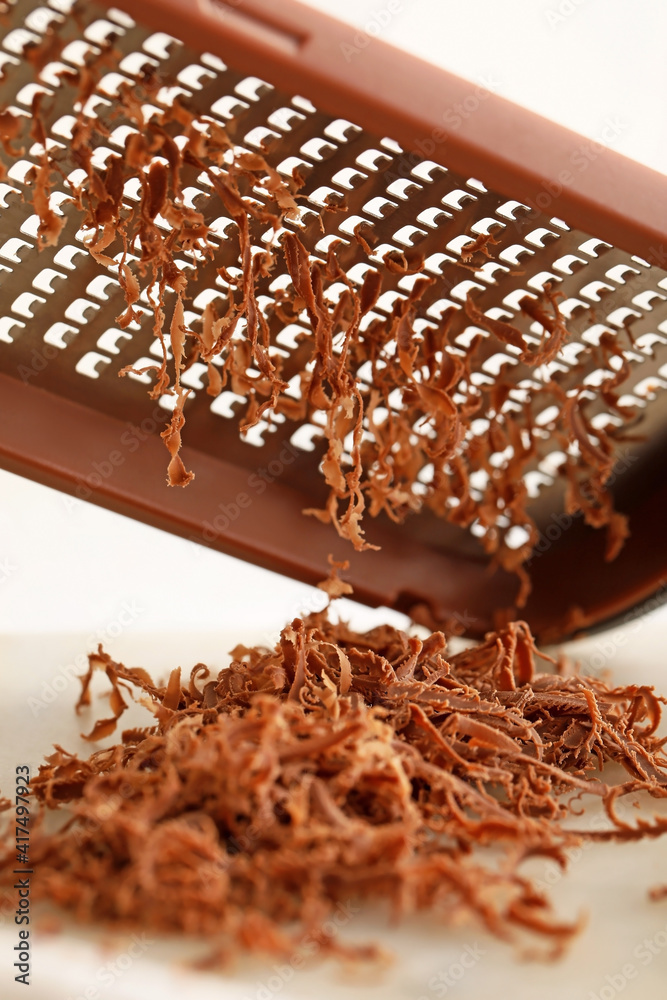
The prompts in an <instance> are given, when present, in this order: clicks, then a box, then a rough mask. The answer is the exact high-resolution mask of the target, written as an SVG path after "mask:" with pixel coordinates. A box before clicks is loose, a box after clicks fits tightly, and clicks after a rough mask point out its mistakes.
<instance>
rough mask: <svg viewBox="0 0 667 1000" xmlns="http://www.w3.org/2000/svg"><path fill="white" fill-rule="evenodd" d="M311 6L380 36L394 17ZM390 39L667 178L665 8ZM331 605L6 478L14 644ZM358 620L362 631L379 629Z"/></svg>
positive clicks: (657, 1) (464, 18) (414, 29)
mask: <svg viewBox="0 0 667 1000" xmlns="http://www.w3.org/2000/svg"><path fill="white" fill-rule="evenodd" d="M311 4H312V6H315V7H318V8H320V9H322V10H324V11H327V12H329V13H332V14H335V15H336V16H338V17H340V18H342V19H346V20H349V21H350V22H351V23H353V24H355V25H357V26H359V27H360V28H362V29H363V28H364V27H367V28H368V30H369V31H370V32H375V30H376V28H375V25H377V23H378V21H379V20H384V18H383V17H381V16H379V12H381V11H383V10H386V9H387V6H388V2H387V0H337V2H336V3H335V4H334V3H331V2H328V0H311ZM568 11H570V13H568ZM381 35H382V37H383V38H384V39H385V40H387V41H390V42H393V43H394V44H396V45H399V46H404V47H405V48H408V49H410V50H412V51H413V52H415V53H417V54H418V55H420V56H423V57H424V58H427V59H429V60H431V61H433V62H436V63H439V64H440V65H442V66H444V67H445V68H447V69H449V70H452V71H454V72H456V73H459V74H460V75H462V76H466V77H468V78H469V79H471V80H475V81H479V80H484V79H488V78H489V77H491V78H492V79H493V80H494V81H495V83H496V85H497V92H498V93H499V94H501V95H502V96H503V97H507V98H509V99H512V100H514V101H517V102H519V103H522V104H524V105H526V106H529V107H530V108H532V109H533V110H535V111H538V112H540V113H542V114H544V115H546V116H547V117H550V118H552V119H554V120H556V121H558V122H560V123H562V124H564V125H566V126H569V127H571V128H573V129H575V130H577V131H579V132H581V133H583V134H584V135H586V136H588V137H590V138H592V139H595V138H598V137H599V135H600V130H601V129H602V128H603V127H604V124H605V121H606V120H607V119H609V118H615V119H618V120H620V121H621V122H623V124H624V127H623V131H622V132H621V134H620V136H619V137H618V139H617V141H616V143H615V148H616V149H617V150H618V151H620V152H623V153H625V154H626V155H629V156H632V157H634V158H636V159H638V160H641V161H642V162H644V163H646V164H648V165H650V166H652V167H653V168H655V169H658V170H661V171H663V172H664V171H665V170H666V169H667V127H666V122H667V113H666V111H667V103H666V102H667V96H666V95H667V60H666V59H665V57H664V53H665V48H664V46H665V39H666V38H667V4H665V3H664V0H635V2H630V0H579V2H578V3H577V2H576V0H561V2H557V0H548V2H544V0H540V2H534V0H530V2H529V0H524V2H521V0H472V2H471V0H465V2H460V0H459V2H456V3H454V2H450V0H403V2H402V5H401V9H400V10H399V11H398V12H397V13H394V14H393V15H391V17H390V19H389V23H388V24H387V25H386V27H385V28H384V29H383V30H382V32H381ZM358 58H363V52H361V53H360V55H359V57H358ZM190 488H195V489H196V484H194V485H193V487H190ZM176 595H178V596H176ZM322 600H323V596H322V595H321V594H320V593H319V592H314V591H313V590H312V589H311V588H308V587H305V586H303V585H302V584H299V583H295V582H294V581H290V580H285V579H282V578H280V577H277V576H275V575H273V574H270V573H266V572H264V571H261V570H258V569H256V568H255V567H252V566H248V565H245V564H244V563H242V562H238V561H236V560H233V559H230V558H227V557H225V556H223V555H221V554H218V553H214V552H212V551H209V550H206V549H203V548H198V547H197V546H195V545H193V544H192V543H188V542H184V541H182V540H180V539H178V538H174V537H171V536H169V535H166V534H164V533H162V532H159V531H157V530H154V529H151V528H148V527H145V526H144V525H141V524H138V523H135V522H133V521H131V520H128V519H125V518H123V517H120V516H118V515H114V514H111V513H109V512H107V511H104V510H102V509H100V508H97V507H94V506H92V505H89V504H85V503H81V502H77V503H76V504H73V503H72V501H70V500H69V498H66V497H64V496H61V495H60V494H58V493H56V492H53V491H51V490H48V489H46V488H44V487H41V486H38V485H36V484H34V483H30V482H27V481H24V480H21V479H19V478H17V477H16V476H12V475H9V474H7V473H2V472H0V632H4V633H22V632H26V631H29V632H35V631H41V632H50V631H54V630H56V631H66V632H73V631H74V632H83V633H85V634H86V635H87V636H88V635H99V634H105V633H106V632H107V631H108V630H109V629H111V630H112V631H113V630H114V628H115V627H116V624H115V623H117V622H118V620H119V615H120V614H121V613H122V609H123V606H124V605H128V604H129V606H130V607H132V608H133V609H134V614H135V617H134V619H133V620H132V621H131V623H130V625H129V627H128V629H127V632H128V634H131V633H134V632H144V633H145V632H153V631H155V630H157V629H159V630H162V629H166V630H179V631H183V630H191V631H192V632H193V633H200V632H203V631H207V632H209V633H211V632H214V631H215V630H217V629H225V630H228V629H229V628H230V627H231V626H232V625H233V626H234V627H235V628H238V629H239V634H241V633H246V632H248V633H249V632H257V631H258V630H260V631H264V630H268V631H271V630H274V629H275V628H278V627H279V626H280V625H282V624H283V623H284V622H285V621H287V620H288V619H290V618H292V617H294V615H295V614H297V613H299V612H300V611H301V610H302V609H305V608H307V607H309V606H319V604H321V603H322ZM318 602H319V603H318ZM348 613H350V614H353V616H354V621H355V622H356V623H358V624H359V626H360V627H361V626H363V625H364V624H365V623H366V622H367V621H368V620H369V617H372V615H370V616H369V614H368V612H367V611H366V610H365V609H362V610H358V611H354V608H351V607H348ZM124 617H125V619H126V620H127V618H128V615H127V614H125V615H124ZM377 617H379V618H389V617H390V616H389V613H388V612H386V611H381V612H379V613H378V615H376V618H377ZM395 620H400V616H397V618H396V619H395ZM193 655H196V652H194V654H193Z"/></svg>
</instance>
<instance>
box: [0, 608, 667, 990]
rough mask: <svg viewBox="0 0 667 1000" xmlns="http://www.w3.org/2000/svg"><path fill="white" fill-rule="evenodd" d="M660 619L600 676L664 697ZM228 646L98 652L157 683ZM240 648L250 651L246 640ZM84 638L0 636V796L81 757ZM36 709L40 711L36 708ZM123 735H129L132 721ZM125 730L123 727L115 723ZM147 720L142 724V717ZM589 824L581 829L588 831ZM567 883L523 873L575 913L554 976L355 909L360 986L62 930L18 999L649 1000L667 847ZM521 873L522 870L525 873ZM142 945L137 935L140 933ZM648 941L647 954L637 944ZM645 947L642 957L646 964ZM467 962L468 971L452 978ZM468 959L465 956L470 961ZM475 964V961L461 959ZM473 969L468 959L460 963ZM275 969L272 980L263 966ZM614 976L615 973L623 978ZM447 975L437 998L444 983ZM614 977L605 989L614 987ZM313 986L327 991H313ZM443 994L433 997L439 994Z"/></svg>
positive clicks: (96, 710)
mask: <svg viewBox="0 0 667 1000" xmlns="http://www.w3.org/2000/svg"><path fill="white" fill-rule="evenodd" d="M664 626H665V615H664V614H656V615H652V616H650V617H647V618H644V619H642V620H639V621H633V622H631V623H630V624H629V625H628V626H627V627H626V630H625V633H624V634H625V635H626V637H627V638H626V641H625V642H623V641H618V637H619V636H620V635H621V633H620V632H619V631H617V632H616V633H614V634H615V635H616V636H617V641H616V642H615V644H614V646H613V651H612V652H610V651H609V648H607V651H606V662H605V664H604V666H606V667H607V668H609V669H611V670H612V671H613V676H614V678H615V680H617V681H618V682H632V681H637V682H641V683H644V682H651V681H653V682H655V683H657V684H658V686H659V687H660V686H661V687H662V688H663V689H665V688H667V670H666V669H665V663H664V660H665V654H664V634H665V628H664ZM238 638H239V635H238V633H237V632H236V631H234V632H218V633H216V634H208V635H205V634H204V633H200V634H199V635H198V636H196V637H194V642H193V636H192V634H191V633H184V634H183V633H181V634H179V633H174V634H172V635H169V636H168V637H164V636H162V637H160V636H151V635H149V634H144V635H140V634H134V635H131V636H130V635H127V636H122V637H120V638H118V639H117V640H115V641H111V642H110V643H109V649H110V651H112V652H113V655H114V656H116V657H117V658H119V659H124V660H125V662H127V663H128V664H131V665H141V666H144V667H147V668H149V669H150V670H151V671H153V672H155V673H156V674H162V675H163V676H164V675H166V673H167V672H168V671H169V670H170V669H171V668H172V667H174V666H176V665H179V664H180V665H181V666H182V667H183V668H184V670H188V669H189V668H190V667H191V666H192V665H193V664H194V663H195V662H196V660H197V659H200V658H201V659H204V660H205V661H206V662H208V663H209V665H210V666H211V667H220V666H222V665H224V663H225V662H226V658H225V655H224V651H225V650H226V649H229V648H230V647H231V646H233V645H234V644H235V643H236V641H237V639H238ZM243 638H245V639H246V640H247V641H249V642H250V641H253V636H252V634H251V633H250V631H246V633H245V634H244V636H243ZM86 641H87V639H86V636H85V635H62V634H60V635H53V636H46V635H41V636H40V635H33V636H31V637H23V638H19V637H5V638H4V639H0V656H1V657H2V661H3V664H4V666H5V672H4V677H3V690H4V696H3V702H2V708H1V709H0V712H1V714H0V724H1V726H2V732H3V740H2V747H1V749H0V789H2V790H3V791H5V792H8V791H9V790H10V788H11V787H13V783H14V773H15V767H16V765H17V764H24V763H28V764H29V765H30V766H31V768H32V769H33V771H34V769H35V768H36V767H37V765H38V763H39V761H40V760H41V759H42V758H43V755H44V753H45V752H48V750H49V748H50V745H51V744H52V743H53V742H55V741H57V742H60V743H62V744H63V745H64V746H65V747H66V748H67V749H70V750H79V751H81V752H83V753H85V754H88V753H90V752H91V749H92V747H91V746H90V745H88V746H86V745H85V744H83V742H82V741H80V740H79V738H78V734H79V733H80V732H81V731H88V730H89V729H90V726H91V724H92V719H93V718H94V717H99V714H100V713H102V712H105V710H106V703H100V702H97V704H95V701H96V700H95V699H94V707H93V708H92V709H91V710H88V711H87V713H86V714H84V715H82V716H81V717H80V718H77V717H76V716H75V715H74V712H73V705H74V703H75V701H76V698H77V696H78V693H79V685H78V682H76V681H75V680H74V679H73V674H74V671H73V670H72V668H71V667H72V664H75V663H76V662H77V658H78V657H80V655H81V652H82V650H83V648H84V647H85V644H86ZM599 642H600V640H599V639H595V640H590V642H589V646H590V649H589V653H590V654H591V655H593V657H594V659H593V663H594V665H595V666H596V669H600V668H601V667H602V666H603V664H601V663H600V661H599V656H601V655H603V653H601V652H600V649H601V647H598V645H597V644H598V643H599ZM47 702H48V703H47ZM140 712H141V710H140V709H138V710H137V715H136V716H135V717H134V718H133V719H130V718H129V717H128V716H125V717H124V719H123V725H132V724H141V721H140V720H141V719H146V720H147V717H146V716H145V715H141V714H139V713H140ZM126 720H127V721H126ZM147 721H148V720H147ZM593 815H594V814H593V813H591V814H589V815H588V816H587V817H584V818H583V819H582V820H581V823H582V825H585V824H586V823H588V822H590V821H591V819H592V816H593ZM571 862H572V863H571V866H570V872H569V873H568V874H566V875H564V876H561V875H560V874H559V873H558V872H557V871H556V869H555V866H554V865H553V864H552V863H549V862H544V861H535V862H533V863H531V869H530V873H531V874H532V875H534V877H536V878H538V879H541V880H544V882H545V883H547V884H549V885H553V889H552V896H553V899H554V900H555V902H556V904H557V908H558V912H559V914H560V915H561V916H562V917H563V918H564V919H568V918H569V919H571V918H574V917H576V916H577V915H580V914H587V915H588V923H587V926H586V928H585V930H584V931H583V933H582V935H581V936H580V937H579V938H578V939H577V940H576V941H575V942H574V944H573V945H572V947H571V949H570V951H569V953H568V955H567V957H566V958H565V959H563V960H562V961H560V962H559V963H557V964H556V965H551V964H544V963H538V962H529V963H518V962H517V958H516V954H515V953H513V952H512V950H511V949H509V948H508V947H507V946H505V945H502V944H500V943H499V942H497V941H495V940H494V939H492V938H490V937H489V936H488V935H487V934H485V933H484V932H483V931H481V930H480V929H479V928H478V927H474V926H461V927H458V928H447V929H445V928H443V927H440V926H438V925H437V924H436V923H434V922H433V921H432V920H429V919H428V918H427V917H424V918H420V919H415V920H411V921H408V922H406V923H405V924H403V925H400V926H398V927H391V926H388V925H387V921H386V918H385V917H383V916H382V915H381V914H379V913H377V912H376V913H375V914H373V913H366V912H361V913H359V914H354V915H353V916H351V917H350V918H349V920H348V921H347V923H346V924H345V926H344V927H343V928H342V930H341V932H340V933H341V935H342V936H343V937H344V938H347V939H350V940H356V941H360V942H361V941H369V940H380V941H381V942H382V944H383V945H384V946H385V947H386V948H387V949H390V950H391V951H393V952H394V956H395V957H394V961H393V964H392V965H391V966H388V967H386V968H376V967H374V968H372V969H371V970H369V971H366V972H365V973H364V974H363V975H362V974H361V973H360V972H359V971H357V972H356V973H355V974H353V973H351V972H350V971H349V970H348V971H347V972H345V970H344V969H341V968H340V967H338V966H337V965H335V964H334V963H331V962H329V963H327V964H326V965H324V966H322V965H321V964H320V965H318V964H316V963H315V964H312V966H311V967H310V968H306V969H302V970H300V971H298V972H294V973H293V974H292V975H291V976H289V980H287V975H288V973H285V971H284V970H285V969H286V968H287V969H289V966H287V965H286V963H285V962H280V963H275V962H271V961H261V960H257V959H256V960H252V961H250V960H243V961H241V962H240V963H239V965H238V967H237V968H236V969H235V970H232V971H230V972H227V973H221V974H220V975H218V976H216V975H212V974H206V975H204V974H202V973H195V972H192V971H188V970H187V969H186V968H184V967H183V960H184V959H185V958H186V957H187V956H188V955H192V956H195V955H198V954H201V953H202V946H201V942H199V943H197V942H190V943H185V942H182V941H181V942H176V944H174V943H171V942H169V941H164V940H156V941H154V942H152V938H151V936H150V935H148V937H149V939H151V943H150V944H147V946H146V947H145V948H142V950H141V951H140V952H139V953H138V954H136V951H137V949H135V954H136V957H135V958H134V959H132V960H130V959H129V958H128V957H127V956H128V946H129V945H130V944H131V938H130V936H129V935H117V936H109V935H101V934H99V933H97V932H95V931H91V930H85V929H83V930H79V929H70V930H68V931H67V932H65V933H64V934H62V935H55V936H54V935H47V934H43V933H39V931H38V930H36V929H34V928H33V933H32V934H31V948H32V954H33V963H32V985H31V987H30V994H29V996H30V998H31V1000H67V998H71V1000H75V998H78V997H84V996H85V995H86V990H92V991H94V990H97V993H94V992H93V993H92V994H91V995H90V996H89V997H87V998H86V1000H181V998H182V997H183V996H188V997H192V998H193V1000H209V998H211V1000H213V998H216V1000H218V998H223V997H224V998H225V1000H273V998H274V997H275V996H277V995H279V996H280V997H281V998H284V1000H313V997H318V996H319V997H326V998H327V1000H435V998H438V997H442V996H451V997H455V998H456V1000H485V998H486V997H489V996H497V995H499V996H505V995H507V996H511V997H512V1000H535V998H539V1000H594V998H595V997H598V998H599V1000H612V998H613V997H614V996H615V995H616V992H623V995H624V997H626V998H627V1000H662V998H663V997H664V995H665V991H664V983H665V976H666V974H667V902H665V903H651V902H649V901H648V900H647V895H646V894H647V889H648V888H649V887H650V886H652V885H654V884H656V883H657V882H664V881H666V880H667V845H666V844H665V842H664V838H663V839H660V840H655V841H646V842H643V843H641V844H638V845H621V846H617V845H604V844H600V845H594V846H592V847H589V848H588V849H586V850H585V851H583V852H581V854H580V856H579V857H577V856H573V857H572V859H571ZM527 873H528V872H527ZM12 919H13V915H12V913H11V911H10V912H9V913H8V914H0V983H1V984H2V986H1V987H0V996H2V998H3V1000H14V998H15V997H16V998H18V997H24V996H26V995H27V994H26V993H25V990H24V989H23V988H22V987H19V986H18V985H17V984H14V982H13V973H12V969H11V964H12V962H13V961H14V959H13V957H12V949H13V946H14V944H16V943H17V941H16V928H15V927H14V926H13V924H12ZM138 933H139V938H140V940H141V934H142V932H141V931H139V932H138ZM645 941H647V942H649V946H646V945H644V943H643V942H645ZM647 947H652V948H653V950H654V954H651V952H650V950H648V951H647ZM466 949H469V950H468V951H467V955H468V956H469V957H468V959H467V961H468V962H469V963H471V968H469V969H468V970H465V973H464V974H463V976H462V978H460V979H458V980H457V979H456V978H455V977H457V976H459V973H460V971H461V969H462V968H463V966H461V965H460V962H459V960H460V958H461V956H462V955H463V954H466ZM470 949H471V950H470ZM474 956H476V957H474ZM473 958H474V960H473ZM628 963H629V964H630V965H631V966H632V969H633V973H632V976H631V977H630V978H628V979H627V981H625V982H624V983H623V984H622V989H619V990H618V991H615V992H614V993H609V992H607V993H600V991H601V990H604V989H605V987H607V988H611V987H610V985H609V984H610V980H609V979H608V978H607V977H610V978H611V982H612V984H613V983H614V982H616V984H617V985H618V984H619V983H621V979H620V978H619V977H620V976H622V975H623V973H622V971H621V970H622V969H623V967H624V966H627V965H628ZM276 964H277V965H279V966H280V967H282V969H283V973H282V975H280V976H279V975H278V974H277V973H276V971H275V969H274V966H275V965H276ZM626 971H627V969H626ZM447 976H449V982H450V987H447V985H446V984H447V980H446V978H445V977H447ZM614 977H616V978H614ZM325 984H326V985H325ZM443 990H446V992H443Z"/></svg>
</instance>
